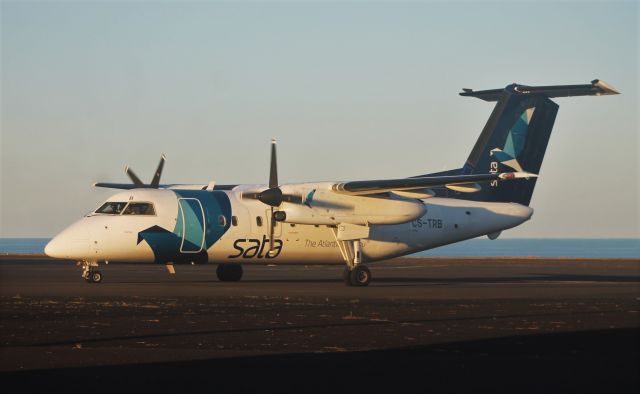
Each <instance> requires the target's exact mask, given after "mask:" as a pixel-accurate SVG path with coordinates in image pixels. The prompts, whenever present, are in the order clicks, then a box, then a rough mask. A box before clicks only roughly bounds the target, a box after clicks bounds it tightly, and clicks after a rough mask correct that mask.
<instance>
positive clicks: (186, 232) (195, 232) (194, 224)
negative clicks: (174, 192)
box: [178, 198, 206, 253]
mask: <svg viewBox="0 0 640 394" xmlns="http://www.w3.org/2000/svg"><path fill="white" fill-rule="evenodd" d="M178 202H179V206H180V210H179V212H178V222H182V225H181V226H180V223H179V224H178V228H182V242H181V244H180V252H181V253H198V252H200V251H201V250H202V246H203V245H204V237H205V225H206V221H205V216H204V210H203V209H202V204H201V203H200V200H198V199H197V198H180V199H178Z"/></svg>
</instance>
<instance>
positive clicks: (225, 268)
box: [216, 264, 242, 282]
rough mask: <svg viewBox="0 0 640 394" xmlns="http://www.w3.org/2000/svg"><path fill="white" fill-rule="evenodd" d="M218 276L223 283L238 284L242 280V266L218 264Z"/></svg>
mask: <svg viewBox="0 0 640 394" xmlns="http://www.w3.org/2000/svg"><path fill="white" fill-rule="evenodd" d="M216 275H217V276H218V279H219V280H220V281H221V282H237V281H239V280H240V279H241V278H242V266H241V265H240V264H218V268H216Z"/></svg>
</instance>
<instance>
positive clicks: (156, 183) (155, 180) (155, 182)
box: [150, 153, 167, 189]
mask: <svg viewBox="0 0 640 394" xmlns="http://www.w3.org/2000/svg"><path fill="white" fill-rule="evenodd" d="M166 159H167V157H166V156H165V155H164V153H163V154H162V156H161V157H160V163H158V168H157V169H156V173H155V174H154V175H153V179H152V180H151V184H150V186H151V187H152V188H154V189H157V188H158V186H159V185H160V177H161V176H162V168H163V167H164V161H165V160H166Z"/></svg>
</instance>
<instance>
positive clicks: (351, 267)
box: [342, 239, 371, 286]
mask: <svg viewBox="0 0 640 394" xmlns="http://www.w3.org/2000/svg"><path fill="white" fill-rule="evenodd" d="M361 247H362V246H361V244H360V240H359V239H357V240H353V241H352V248H353V260H347V267H346V268H345V269H344V272H343V273H342V279H343V280H344V284H345V285H347V286H369V283H370V282H371V271H369V268H367V266H366V265H364V264H362V251H361Z"/></svg>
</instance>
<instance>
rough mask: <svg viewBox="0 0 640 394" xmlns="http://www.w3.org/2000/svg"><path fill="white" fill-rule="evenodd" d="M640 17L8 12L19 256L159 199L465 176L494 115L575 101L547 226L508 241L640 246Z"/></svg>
mask: <svg viewBox="0 0 640 394" xmlns="http://www.w3.org/2000/svg"><path fill="white" fill-rule="evenodd" d="M639 12H640V11H639V6H638V2H636V1H629V2H611V1H606V2H577V1H565V2H550V1H547V2H447V3H444V2H410V3H401V2H366V1H362V2H331V3H329V2H315V3H313V2H306V3H289V2H279V3H272V2H243V3H231V2H183V1H181V2H177V1H176V2H171V1H169V2H155V1H144V2H131V1H119V2H54V1H47V2H26V1H20V2H10V1H2V2H1V13H2V15H1V39H0V43H1V54H0V55H1V67H2V68H1V71H0V73H1V77H2V78H1V86H0V93H1V97H0V98H1V103H0V108H1V114H0V115H1V130H0V131H1V133H0V144H1V161H0V177H1V178H0V181H1V191H0V207H1V214H0V237H50V236H53V235H54V234H55V233H56V232H58V231H60V230H62V229H63V228H64V227H65V226H67V225H68V224H70V223H71V222H73V221H75V220H77V219H78V218H80V217H81V216H82V215H83V214H84V213H86V212H88V211H89V210H92V209H94V208H96V207H97V206H98V205H99V204H100V203H101V202H102V201H103V200H105V199H106V198H107V197H108V196H109V195H110V194H113V193H115V192H116V191H112V190H105V189H94V188H92V187H91V184H92V183H93V182H95V181H112V182H125V181H128V178H127V177H126V175H125V174H124V172H123V168H124V165H125V164H129V165H131V167H132V168H133V169H134V170H135V171H136V173H137V174H138V175H139V176H140V177H141V178H143V180H145V181H147V182H148V181H149V180H150V178H151V176H152V174H153V171H154V169H155V166H156V165H157V162H158V159H159V157H160V154H161V153H165V154H166V155H167V158H168V161H167V163H166V165H165V172H164V176H163V179H162V181H163V182H165V183H208V182H209V181H211V180H215V181H216V182H218V183H266V182H267V180H268V165H269V163H268V160H269V141H270V139H271V137H276V138H277V139H278V142H279V145H278V148H279V150H278V159H279V162H278V167H279V175H280V181H281V182H283V183H286V182H302V181H320V180H361V179H362V180H363V179H380V178H397V177H404V176H412V175H418V174H424V173H427V172H433V171H440V170H443V169H450V168H458V167H461V166H462V164H463V163H464V161H465V159H466V158H467V155H468V154H469V152H470V150H471V148H472V147H473V144H474V143H475V140H476V138H477V137H478V135H479V133H480V131H481V130H482V127H483V126H484V123H485V122H486V120H487V118H488V116H489V114H490V112H491V110H492V108H493V104H492V103H485V102H483V101H480V100H477V99H473V98H464V97H460V96H458V92H460V91H461V88H463V87H466V88H474V89H492V88H500V87H504V86H505V85H507V84H510V83H512V82H517V83H522V84H529V85H536V84H538V85H547V84H581V83H589V81H591V80H592V79H594V78H599V79H602V80H603V81H606V82H607V83H609V84H611V85H613V86H614V87H616V88H617V89H618V90H619V91H620V92H622V94H621V95H619V96H610V97H578V98H564V99H556V100H555V101H556V102H557V103H558V104H559V105H560V110H559V113H558V117H557V120H556V124H555V128H554V131H553V134H552V137H551V141H550V143H549V147H548V149H547V155H546V157H545V160H544V163H543V166H542V171H541V174H540V175H541V177H540V179H539V180H538V185H537V188H536V191H535V193H534V196H533V200H532V204H531V206H532V207H533V208H534V209H535V210H536V211H535V214H534V216H533V218H532V220H531V221H529V222H528V223H526V224H524V225H522V226H520V227H519V228H516V229H513V230H509V231H507V232H505V233H504V234H503V236H505V237H551V238H581V237H598V238H600V237H602V238H611V237H634V238H638V237H640V231H639V218H638V216H639V211H640V203H639V201H638V200H639V198H638V197H639V193H640V192H639V181H638V178H639V168H638V151H639V150H640V146H639V138H638V130H639V129H638V125H639V121H638V90H639V79H638V70H639V64H638V63H639V62H638V53H639V48H638V43H639V40H638V21H639V19H640V14H639Z"/></svg>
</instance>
